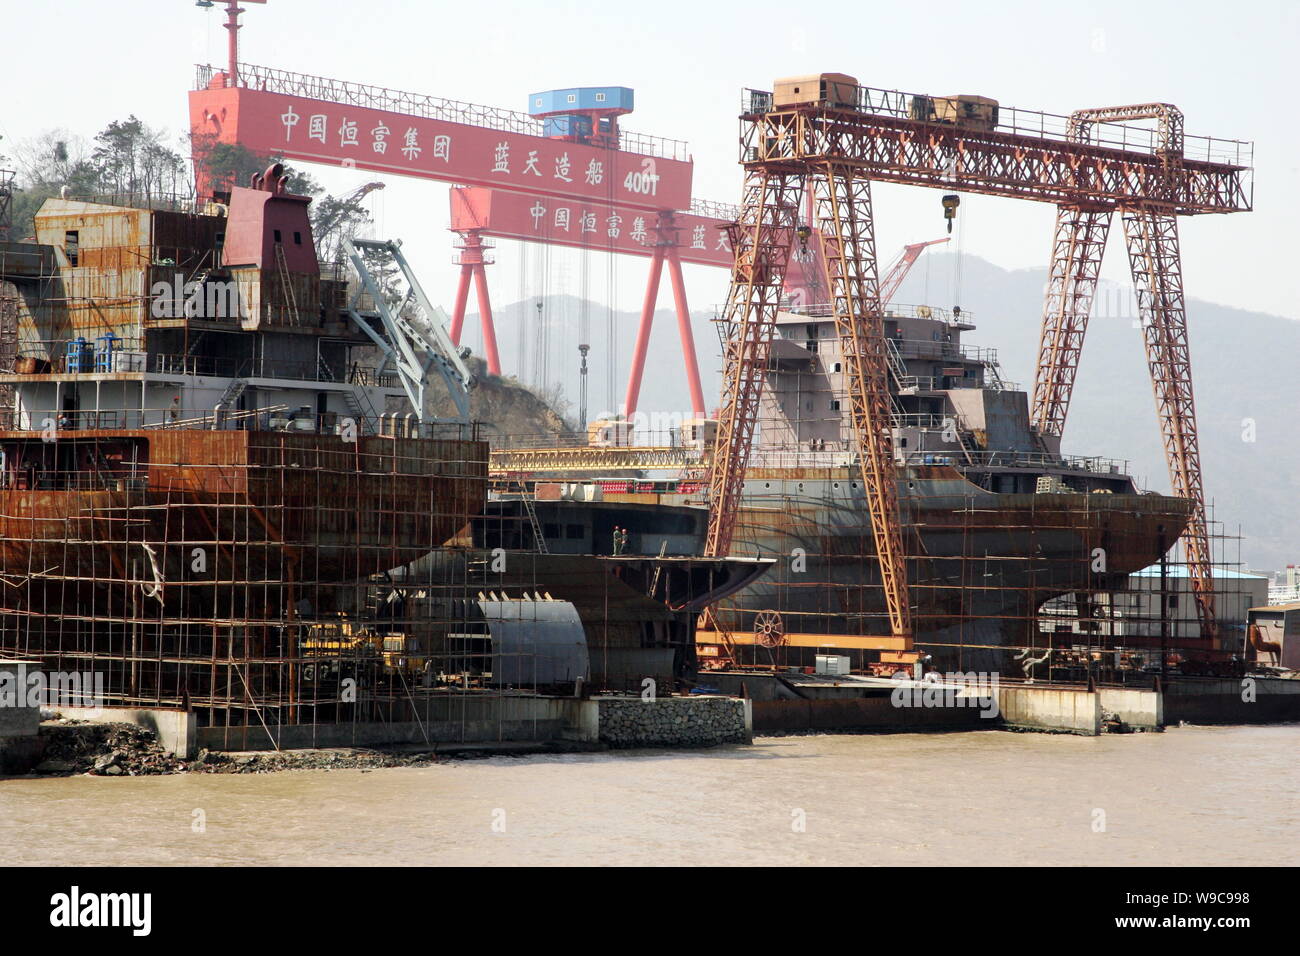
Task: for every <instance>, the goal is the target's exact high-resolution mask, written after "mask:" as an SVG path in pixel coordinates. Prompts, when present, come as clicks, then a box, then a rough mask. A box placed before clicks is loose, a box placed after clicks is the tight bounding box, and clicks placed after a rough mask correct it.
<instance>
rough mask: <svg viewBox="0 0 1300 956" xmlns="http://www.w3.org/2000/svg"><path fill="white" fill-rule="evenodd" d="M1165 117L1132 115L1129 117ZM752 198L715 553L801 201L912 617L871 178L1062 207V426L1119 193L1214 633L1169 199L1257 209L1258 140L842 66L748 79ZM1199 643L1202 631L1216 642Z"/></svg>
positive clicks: (896, 613) (737, 288) (736, 496)
mask: <svg viewBox="0 0 1300 956" xmlns="http://www.w3.org/2000/svg"><path fill="white" fill-rule="evenodd" d="M1152 119H1154V120H1155V121H1156V122H1157V124H1158V125H1157V128H1156V129H1154V130H1152V129H1139V128H1135V127H1133V126H1132V125H1130V124H1131V123H1132V122H1134V121H1136V120H1152ZM740 124H741V150H742V154H741V163H742V165H743V167H744V169H745V189H744V201H743V204H742V209H741V215H740V218H739V220H738V222H737V223H736V225H735V227H734V228H733V236H732V249H733V251H734V253H735V263H734V266H733V270H732V282H731V288H730V292H729V295H728V300H727V306H726V314H725V318H726V325H725V328H726V329H727V330H728V337H727V341H726V345H725V351H724V374H723V398H722V410H721V414H720V420H719V423H718V430H717V439H716V443H715V449H714V454H713V457H712V463H711V468H710V473H709V489H710V496H711V498H710V520H709V532H708V538H707V553H708V554H710V555H721V554H726V553H728V551H729V550H730V546H731V540H732V535H733V532H734V528H735V521H736V514H737V510H738V506H739V503H740V493H741V489H742V486H743V481H744V474H745V467H746V464H747V462H748V459H749V451H750V444H751V439H752V437H753V432H754V427H755V424H756V420H757V415H758V399H759V394H760V391H761V388H762V377H763V372H764V369H765V367H766V364H767V358H768V353H769V348H770V344H771V340H772V334H773V330H774V327H775V320H776V312H777V309H778V306H779V304H780V299H779V296H780V288H781V279H782V276H783V275H784V273H785V270H786V267H787V264H788V262H789V258H790V245H791V240H792V237H793V236H794V235H795V233H796V229H797V224H796V216H795V211H796V210H797V209H798V206H799V200H800V194H801V191H802V190H804V189H805V187H806V186H807V187H810V188H811V189H812V190H813V194H814V200H815V205H816V209H817V215H816V219H817V225H818V226H819V227H820V228H821V230H822V232H823V235H824V237H825V242H826V252H827V254H826V258H825V269H826V272H827V279H828V282H829V285H830V289H831V296H832V306H833V309H834V314H835V321H836V326H837V330H838V332H839V334H840V337H841V339H842V340H843V344H844V354H845V359H846V364H847V368H846V371H847V372H848V379H849V392H850V396H849V397H850V401H851V407H852V412H853V419H852V420H853V427H854V430H855V433H856V435H857V440H858V445H859V449H860V455H859V462H860V467H861V471H862V479H863V485H864V488H865V489H866V491H867V506H868V509H869V512H870V517H871V522H872V533H873V537H874V539H875V544H876V549H877V555H878V558H879V561H880V568H881V575H882V580H883V582H884V589H885V596H886V603H887V607H888V610H889V619H890V626H891V628H892V629H893V630H894V633H895V634H896V635H910V633H911V626H910V612H909V608H908V602H907V575H906V563H905V560H904V555H903V551H902V544H901V541H902V532H901V527H900V515H899V507H898V500H897V492H896V488H895V483H894V470H893V460H892V450H891V448H890V442H891V439H890V433H889V424H890V422H889V406H888V392H887V378H886V365H885V360H884V355H885V353H884V337H883V324H882V321H881V301H880V288H879V282H878V280H877V270H876V255H875V241H874V229H873V221H872V212H871V193H870V183H871V181H872V180H880V181H884V182H895V183H908V184H912V185H921V186H929V187H932V188H940V189H945V190H961V191H965V192H975V193H982V194H985V195H993V196H1007V197H1011V198H1018V199H1034V200H1038V201H1040V202H1051V203H1054V204H1056V205H1057V206H1058V216H1057V230H1056V245H1055V247H1054V251H1053V265H1052V283H1051V285H1050V286H1049V289H1048V292H1047V302H1046V306H1045V311H1044V322H1043V331H1042V336H1041V343H1042V344H1041V346H1040V350H1039V353H1040V357H1039V366H1038V373H1037V375H1036V381H1035V402H1034V415H1035V420H1036V421H1038V422H1039V423H1040V427H1041V429H1042V433H1043V434H1044V436H1045V437H1046V438H1047V439H1048V440H1050V439H1052V438H1053V437H1055V438H1059V435H1060V429H1061V427H1062V426H1063V424H1064V417H1065V409H1066V407H1067V405H1068V398H1069V391H1070V385H1071V384H1072V383H1073V379H1074V372H1075V370H1076V368H1077V362H1078V356H1079V349H1080V347H1081V345H1082V338H1083V330H1084V327H1085V325H1086V320H1087V315H1088V309H1089V306H1090V303H1091V298H1092V289H1093V288H1094V287H1095V283H1096V269H1097V266H1098V265H1099V263H1100V259H1101V250H1102V248H1103V247H1104V242H1105V224H1106V222H1107V221H1108V219H1109V214H1110V213H1111V212H1112V211H1114V210H1115V209H1119V210H1120V211H1121V214H1122V216H1123V220H1124V228H1125V236H1126V239H1127V244H1128V252H1129V259H1130V264H1131V268H1132V274H1133V279H1134V283H1135V285H1136V286H1137V289H1138V300H1139V307H1140V309H1141V312H1142V319H1143V326H1144V330H1145V331H1144V335H1145V339H1146V346H1147V358H1148V365H1149V368H1150V372H1151V378H1152V384H1153V386H1154V389H1155V393H1156V403H1157V409H1158V412H1159V418H1160V425H1161V431H1162V434H1163V436H1164V444H1165V452H1166V457H1167V459H1168V463H1169V470H1170V475H1171V478H1172V480H1173V486H1174V491H1175V493H1176V494H1179V495H1182V496H1185V497H1187V498H1190V499H1191V500H1192V501H1193V502H1194V506H1195V507H1194V514H1193V517H1192V520H1191V521H1190V522H1189V525H1188V528H1187V531H1186V532H1185V535H1184V539H1185V542H1186V549H1187V557H1188V566H1189V572H1190V577H1191V581H1192V586H1193V589H1194V593H1195V597H1196V602H1197V608H1198V613H1199V615H1200V619H1201V623H1202V633H1203V636H1204V637H1205V638H1210V637H1212V636H1213V635H1214V632H1215V627H1214V620H1215V618H1214V599H1213V578H1212V571H1211V560H1210V551H1209V538H1208V531H1207V528H1206V522H1205V512H1204V494H1203V490H1202V485H1201V475H1200V457H1199V451H1198V447H1197V442H1196V419H1195V406H1194V402H1193V398H1192V379H1191V365H1190V359H1189V355H1188V347H1187V331H1186V314H1185V307H1184V301H1183V290H1182V270H1181V263H1180V256H1179V248H1178V232H1177V216H1179V215H1194V214H1201V213H1229V212H1241V211H1247V210H1249V209H1250V208H1251V189H1250V184H1249V172H1250V158H1251V154H1252V147H1251V145H1250V144H1248V143H1241V142H1237V141H1229V140H1221V139H1209V138H1199V137H1198V138H1190V137H1186V136H1184V135H1183V131H1182V114H1181V113H1180V112H1179V111H1178V110H1177V109H1176V108H1174V107H1172V106H1169V105H1167V104H1147V105H1140V106H1130V107H1115V108H1106V109H1096V110H1083V111H1079V112H1077V113H1075V114H1073V115H1072V116H1071V117H1062V116H1054V115H1052V114H1047V113H1042V112H1037V111H1032V112H1031V111H1024V110H1014V109H1005V108H1002V109H1001V110H1000V109H999V106H998V104H997V102H996V101H994V100H990V99H986V98H983V97H975V96H952V97H934V96H928V95H915V94H908V93H902V92H899V91H895V90H881V89H875V88H871V87H864V86H859V85H858V83H857V81H856V80H855V79H853V78H852V77H849V76H845V75H843V74H820V75H818V76H813V77H800V78H796V79H792V80H785V81H779V82H778V83H777V87H776V91H775V93H772V92H767V91H761V90H747V91H746V92H745V94H744V99H743V103H742V115H741V117H740ZM1207 643H1208V642H1207Z"/></svg>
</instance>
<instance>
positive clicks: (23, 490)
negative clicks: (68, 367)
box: [0, 429, 487, 614]
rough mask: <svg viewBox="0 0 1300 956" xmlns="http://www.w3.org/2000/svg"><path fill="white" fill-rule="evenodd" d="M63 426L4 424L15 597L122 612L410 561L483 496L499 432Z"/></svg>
mask: <svg viewBox="0 0 1300 956" xmlns="http://www.w3.org/2000/svg"><path fill="white" fill-rule="evenodd" d="M54 439H55V440H53V441H43V440H41V439H40V438H38V437H34V436H33V435H32V434H31V433H30V432H0V449H3V451H4V463H5V471H4V487H3V488H0V561H2V562H3V568H4V574H5V581H6V583H7V585H8V586H7V587H6V588H5V594H4V596H3V598H2V599H0V606H3V607H8V608H15V609H23V610H28V611H36V612H41V611H44V610H47V609H50V610H52V609H56V608H58V609H62V613H71V614H76V613H82V614H98V613H105V612H120V611H121V610H123V609H124V608H127V607H130V606H132V605H133V604H134V603H138V602H139V595H140V594H141V593H143V594H145V595H147V597H148V598H149V602H148V603H151V604H153V602H155V601H156V602H157V604H154V605H153V606H158V605H161V606H162V607H163V608H164V609H165V610H166V612H167V613H179V614H211V613H213V612H214V611H215V610H216V609H218V608H222V607H225V608H228V609H229V608H234V609H236V610H239V611H240V612H241V613H250V612H252V613H256V610H257V609H255V608H250V607H248V606H247V605H248V604H249V603H250V602H252V603H259V602H260V603H264V604H268V605H274V604H277V603H280V602H282V601H283V600H285V598H286V594H287V592H289V591H291V590H292V589H295V588H297V589H307V588H312V589H313V592H312V593H318V592H317V591H316V589H314V587H313V586H314V585H317V584H339V583H346V582H351V581H363V580H365V579H367V578H369V577H370V576H371V575H374V574H377V573H381V572H385V571H388V570H391V569H393V568H396V567H400V566H402V565H404V564H407V563H409V562H411V561H413V560H415V559H417V558H419V557H420V556H422V555H424V554H426V553H428V552H429V551H430V550H432V549H433V548H436V547H438V546H440V545H442V544H443V543H444V542H446V541H447V540H448V539H449V538H451V537H453V536H454V535H456V534H457V533H458V532H459V531H460V530H461V529H462V528H463V526H464V523H465V518H466V516H467V515H473V514H477V513H478V512H479V511H480V510H481V509H482V506H483V497H484V476H485V474H486V467H487V446H486V444H485V443H483V442H479V441H474V440H455V439H418V438H391V437H380V436H358V437H357V439H356V440H355V441H344V440H343V439H342V438H341V437H339V436H336V435H325V434H315V433H306V434H294V433H284V432H274V433H271V432H257V431H201V430H188V429H187V430H182V429H177V430H170V429H162V430H156V431H153V430H123V431H84V432H72V433H60V434H57V435H55V436H54ZM320 593H325V594H329V593H332V592H331V591H325V592H320ZM69 598H72V599H74V600H73V601H71V602H70V601H69ZM74 606H75V607H76V609H77V610H75V611H74V610H72V608H73V607H74Z"/></svg>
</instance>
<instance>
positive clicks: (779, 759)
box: [0, 724, 1300, 866]
mask: <svg viewBox="0 0 1300 956" xmlns="http://www.w3.org/2000/svg"><path fill="white" fill-rule="evenodd" d="M1297 755H1300V724H1291V725H1282V726H1269V727H1182V728H1177V729H1171V730H1169V731H1168V732H1166V733H1163V734H1135V735H1131V736H1106V737H1097V738H1083V737H1069V736H1046V735H1037V734H1010V733H1005V732H998V731H982V732H974V733H959V734H934V735H903V734H899V735H881V736H812V737H782V738H760V739H758V740H757V741H756V742H755V743H754V744H753V745H752V746H735V747H726V748H719V749H715V750H708V751H696V752H685V753H683V752H671V753H670V752H653V751H637V752H620V753H598V754H580V755H563V756H533V757H525V758H500V757H498V758H491V759H484V760H462V761H450V762H447V763H442V764H438V765H435V766H432V767H424V768H394V769H382V770H373V771H359V770H341V771H290V772H284V773H272V774H261V775H207V774H182V775H178V776H166V777H137V778H107V777H69V778H58V779H28V778H11V779H6V780H0V865H20V864H46V865H51V864H53V865H64V864H70V865H105V864H109V865H111V864H163V865H167V864H257V865H275V864H325V865H349V864H355V865H360V866H365V865H369V864H592V863H595V864H615V865H653V864H773V863H775V864H892V865H910V864H928V865H943V864H976V865H978V864H1083V865H1089V864H1096V865H1127V864H1183V865H1186V864H1209V865H1215V864H1242V865H1254V864H1291V865H1295V864H1297V863H1300V839H1297V834H1300V760H1297Z"/></svg>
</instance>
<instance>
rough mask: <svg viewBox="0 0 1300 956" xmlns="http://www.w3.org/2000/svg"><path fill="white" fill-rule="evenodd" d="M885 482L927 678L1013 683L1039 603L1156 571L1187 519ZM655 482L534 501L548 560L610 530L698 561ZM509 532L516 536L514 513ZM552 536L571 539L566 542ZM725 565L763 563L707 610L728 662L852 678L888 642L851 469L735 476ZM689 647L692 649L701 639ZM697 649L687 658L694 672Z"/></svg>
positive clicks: (692, 499)
mask: <svg viewBox="0 0 1300 956" xmlns="http://www.w3.org/2000/svg"><path fill="white" fill-rule="evenodd" d="M899 476H900V477H899V491H900V500H901V503H902V510H903V516H904V526H905V537H904V544H905V547H906V551H907V554H908V575H909V582H910V596H911V600H912V604H913V621H914V626H915V643H916V645H917V647H918V648H919V649H920V650H921V651H923V652H924V653H926V654H929V655H930V657H931V662H930V664H931V666H934V667H939V668H942V669H953V668H961V669H963V670H985V671H998V672H1002V673H1011V674H1017V675H1018V674H1019V673H1020V665H1019V664H1018V663H1016V662H1015V661H1013V660H1012V657H1013V655H1014V654H1016V653H1017V652H1019V651H1020V650H1021V649H1023V648H1026V647H1033V646H1036V645H1037V644H1038V643H1040V641H1039V640H1038V638H1037V630H1038V621H1037V611H1038V609H1039V608H1040V607H1041V606H1042V605H1043V604H1044V603H1045V602H1047V601H1049V600H1051V599H1052V598H1056V597H1060V596H1061V595H1065V594H1072V593H1083V594H1086V593H1089V592H1097V591H1105V590H1108V589H1111V588H1114V587H1117V586H1119V585H1120V584H1121V583H1122V581H1123V578H1124V576H1125V575H1127V574H1130V573H1132V572H1134V571H1137V570H1140V569H1141V568H1144V567H1148V566H1149V565H1151V564H1153V563H1154V562H1156V561H1158V560H1159V558H1160V554H1161V553H1162V550H1163V548H1164V547H1165V546H1167V545H1168V544H1170V543H1172V542H1173V541H1175V540H1176V539H1177V537H1178V535H1179V534H1180V533H1181V532H1182V530H1183V527H1184V526H1185V525H1186V523H1187V520H1188V515H1189V513H1190V508H1191V506H1190V503H1189V502H1187V501H1186V500H1184V499H1181V498H1172V497H1168V496H1164V495H1156V494H1140V493H1136V492H1134V493H1122V492H1120V493H1114V492H1109V491H1107V492H1091V493H1085V492H1070V491H1068V490H1065V491H1060V492H1058V493H1052V494H1035V493H1015V494H1007V493H994V492H990V491H986V490H985V489H983V488H981V487H979V486H977V485H975V484H973V483H972V482H970V481H968V480H966V479H965V478H964V477H962V476H961V475H960V474H959V473H958V472H957V471H956V470H955V469H954V468H952V467H950V466H912V467H909V468H907V469H906V470H905V471H903V470H900V472H899ZM651 484H653V483H651ZM666 484H667V487H662V488H660V489H659V490H657V491H652V490H649V489H645V490H642V489H640V488H638V483H637V482H628V481H608V482H596V485H597V486H598V487H600V488H601V493H600V500H598V501H581V500H538V501H536V503H535V505H534V507H535V508H536V512H537V517H538V521H539V522H540V525H541V527H542V528H545V529H547V531H546V534H547V546H548V548H549V549H550V550H551V551H553V552H554V551H562V550H565V549H566V547H569V546H574V545H576V546H580V547H582V548H584V549H586V548H590V549H592V550H594V551H595V552H596V553H608V552H609V550H610V548H611V541H612V537H611V534H610V532H611V530H612V529H613V528H614V527H615V526H619V527H621V528H623V529H625V530H626V531H627V532H628V541H627V545H626V550H627V553H637V554H655V553H658V552H659V551H660V550H661V549H663V550H664V551H665V552H666V553H668V554H674V553H681V554H687V553H698V549H699V548H700V547H702V545H703V539H704V533H705V529H706V527H707V523H708V513H707V511H706V509H705V508H703V507H701V502H700V499H699V492H698V491H697V490H695V489H694V487H693V486H692V485H689V484H688V483H685V482H669V483H666ZM1115 484H1116V486H1117V487H1119V488H1121V489H1123V488H1124V487H1126V486H1127V483H1126V482H1116V483H1115ZM1127 487H1130V488H1131V486H1127ZM514 527H516V528H523V527H526V522H525V521H523V516H522V513H521V514H520V515H518V516H517V518H516V521H515V524H514ZM568 530H572V531H574V532H575V533H577V534H578V535H579V536H580V537H578V538H577V539H576V540H569V538H568V535H567V534H566V533H565V532H566V531H568ZM514 544H515V546H520V545H523V546H527V545H528V542H527V541H516V542H514ZM732 554H733V555H736V556H742V557H758V558H765V559H774V563H773V566H772V567H771V568H770V569H769V570H768V571H767V573H766V574H764V575H762V576H761V577H758V578H756V579H755V580H753V581H751V582H750V583H748V584H747V585H746V586H745V587H743V588H741V589H740V590H738V591H736V592H735V593H734V594H732V595H731V596H730V597H728V598H726V599H724V600H722V601H720V602H719V603H718V604H717V605H716V606H715V609H714V610H715V613H714V620H715V621H716V623H717V624H718V626H719V627H720V628H722V629H723V630H724V631H725V632H726V633H727V637H728V640H729V642H730V643H731V644H732V645H733V646H732V651H733V653H734V654H735V658H736V663H741V664H756V665H767V666H772V665H776V666H811V665H813V664H814V658H815V656H816V655H817V654H818V653H823V654H824V653H846V654H850V656H852V657H853V663H854V666H867V665H869V664H872V663H876V662H878V658H877V653H876V652H879V651H880V650H887V649H889V648H891V647H894V646H895V645H894V644H892V643H891V642H893V641H895V640H896V639H894V638H892V637H890V636H889V626H888V618H887V616H886V614H885V607H884V603H883V590H882V588H881V586H880V572H879V565H878V564H877V562H876V559H875V546H874V543H873V538H872V530H871V524H870V519H869V517H868V512H867V510H866V506H865V503H864V502H863V500H862V492H861V490H860V487H859V484H858V474H857V471H856V469H852V468H848V467H840V468H804V469H794V468H755V469H751V470H750V471H749V472H748V473H747V475H746V481H745V489H744V493H743V496H742V499H741V505H740V511H739V515H738V519H737V529H736V538H735V542H734V545H733V548H732ZM701 641H702V643H704V644H706V645H707V644H708V642H709V638H708V635H707V632H706V633H703V634H702V635H701ZM899 649H901V647H900V648H899ZM708 651H709V649H708V648H707V647H702V648H701V658H700V663H701V665H703V666H706V667H707V666H708V665H709V663H710V659H709V657H708V656H707V654H708Z"/></svg>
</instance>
